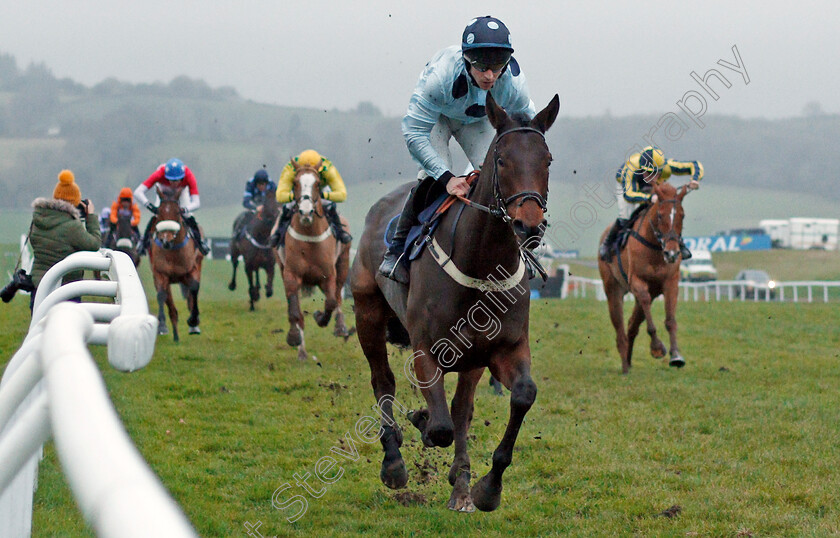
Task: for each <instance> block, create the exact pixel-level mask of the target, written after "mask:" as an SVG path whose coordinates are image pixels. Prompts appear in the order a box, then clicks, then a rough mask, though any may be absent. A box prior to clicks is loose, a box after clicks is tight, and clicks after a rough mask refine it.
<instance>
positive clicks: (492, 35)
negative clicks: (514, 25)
mask: <svg viewBox="0 0 840 538" xmlns="http://www.w3.org/2000/svg"><path fill="white" fill-rule="evenodd" d="M473 49H506V50H508V51H510V53H513V45H511V42H510V31H509V30H508V29H507V26H505V23H503V22H502V21H500V20H499V19H497V18H495V17H491V16H489V15H488V16H486V17H478V18H477V19H473V20H471V21H470V23H469V24H468V25H467V27H466V28H464V35H463V36H462V37H461V51H463V52H466V51H468V50H473Z"/></svg>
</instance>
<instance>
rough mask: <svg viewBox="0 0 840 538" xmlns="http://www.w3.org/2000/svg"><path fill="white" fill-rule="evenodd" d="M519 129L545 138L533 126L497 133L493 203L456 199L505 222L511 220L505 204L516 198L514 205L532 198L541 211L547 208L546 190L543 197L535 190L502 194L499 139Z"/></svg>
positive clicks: (520, 205)
mask: <svg viewBox="0 0 840 538" xmlns="http://www.w3.org/2000/svg"><path fill="white" fill-rule="evenodd" d="M519 131H526V132H533V133H537V134H538V135H540V138H542V139H543V140H545V134H544V133H543V132H542V131H540V130H539V129H535V128H533V127H514V128H513V129H508V130H507V131H503V132H501V133H499V135H498V136H496V142H495V144H496V145H495V146H494V147H493V205H491V206H485V205H482V204H479V203H476V202H473V201H472V200H470V199H468V198H466V197H464V196H460V195H459V196H458V199H459V200H461V201H462V202H464V204H466V205H468V206H470V207H472V208H474V209H478V210H479V211H484V212H485V213H489V214H491V215H493V216H494V217H497V218H500V219H502V220H503V221H505V222H510V221H511V220H513V219H512V218H511V216H510V214H508V211H507V206H508V205H510V204H512V203H513V202H515V201H516V200H519V204H518V205H517V206H516V207H522V204H524V203H525V202H526V201H528V200H533V201H535V202H536V203H537V205H539V206H540V209H542V211H543V213H545V212H546V211H547V209H548V207H547V198H548V192H546V196H545V197H543V195H542V194H540V193H538V192H537V191H522V192H518V193H516V194H514V195H513V196H508V197H507V198H505V197H504V196H503V195H502V188H501V185H500V184H499V160H500V158H499V140H501V139H502V137H503V136H505V135H508V134H510V133H515V132H519ZM476 176H477V174H476Z"/></svg>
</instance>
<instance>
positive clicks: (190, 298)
mask: <svg viewBox="0 0 840 538" xmlns="http://www.w3.org/2000/svg"><path fill="white" fill-rule="evenodd" d="M156 188H157V192H158V196H159V197H160V205H159V206H158V212H157V216H156V217H155V222H156V224H155V235H154V239H153V240H152V244H151V248H150V249H149V263H150V264H151V266H152V275H153V276H154V279H155V290H157V300H158V321H159V325H158V334H166V333H167V330H166V318H165V317H164V315H163V305H164V303H166V306H167V308H168V309H169V320H170V321H171V323H172V335H173V337H174V339H175V341H176V342H177V341H178V310H177V309H176V308H175V301H174V300H173V299H172V289H171V284H182V285H183V287H184V288H185V289H186V290H187V292H186V298H187V307H188V308H189V309H190V317H189V318H188V319H187V325H188V326H189V333H190V334H201V330H200V329H199V328H198V289H199V285H200V282H201V262H202V260H203V259H204V255H203V254H202V253H201V252H200V251H199V250H198V248H197V247H196V245H195V241H193V240H192V238H191V237H190V234H189V233H188V231H187V224H186V222H184V219H183V217H182V215H181V208H180V206H179V205H178V199H179V197H180V195H181V191H182V190H183V188H184V187H181V188H178V189H168V188H165V187H164V188H161V187H159V186H158V187H156Z"/></svg>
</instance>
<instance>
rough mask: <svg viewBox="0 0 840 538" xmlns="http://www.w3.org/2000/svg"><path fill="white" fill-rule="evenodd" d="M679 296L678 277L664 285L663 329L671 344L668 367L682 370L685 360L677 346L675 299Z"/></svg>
mask: <svg viewBox="0 0 840 538" xmlns="http://www.w3.org/2000/svg"><path fill="white" fill-rule="evenodd" d="M678 296H679V280H678V277H675V278H673V281H672V282H670V281H669V282H667V283H666V284H665V328H666V329H667V330H668V337H669V339H670V343H671V349H670V356H671V358H670V360H669V361H668V365H669V366H675V367H677V368H682V367H683V366H685V359H684V358H683V357H682V355H681V354H680V349H679V347H678V346H677V297H678Z"/></svg>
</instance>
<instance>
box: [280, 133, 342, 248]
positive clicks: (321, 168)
mask: <svg viewBox="0 0 840 538" xmlns="http://www.w3.org/2000/svg"><path fill="white" fill-rule="evenodd" d="M296 166H297V167H300V166H311V167H312V168H315V170H317V171H318V175H319V176H320V177H321V184H322V185H321V207H323V209H324V216H326V217H327V220H328V221H329V223H330V227H331V228H332V231H333V234H334V235H335V237H336V238H337V239H338V240H339V241H341V242H342V243H345V244H347V243H350V241H352V240H353V237H352V236H351V235H350V234H349V233H348V232H347V230H345V229H344V226H343V225H342V224H341V218H340V217H339V215H338V210H337V209H336V203H340V202H343V201H345V200H346V199H347V187H345V186H344V180H343V179H341V174H339V173H338V169H337V168H336V167H335V166H334V165H333V163H332V162H330V160H329V159H327V158H325V157H323V156H322V155H321V154H320V153H318V152H317V151H315V150H314V149H307V150H305V151H302V152H301V153H300V155H298V156H297V157H294V158H293V159H292V160H290V161H289V162H288V163H287V164H286V166H284V167H283V170H282V171H281V172H280V179H278V180H277V201H278V202H279V203H280V204H284V205H283V212H282V214H281V215H280V222H278V223H277V229H276V230H275V231H274V234H273V235H272V236H271V245H272V246H278V245H279V246H283V245H284V244H285V242H286V241H285V240H286V230H287V229H288V227H289V223H290V222H291V221H292V216H294V214H295V210H294V201H295V195H294V188H295V186H294V181H295V174H296V173H297V169H296Z"/></svg>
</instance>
